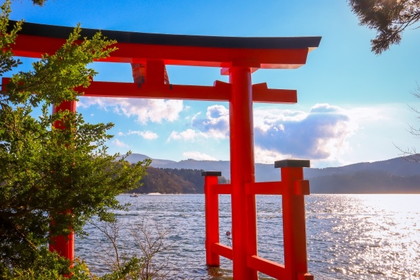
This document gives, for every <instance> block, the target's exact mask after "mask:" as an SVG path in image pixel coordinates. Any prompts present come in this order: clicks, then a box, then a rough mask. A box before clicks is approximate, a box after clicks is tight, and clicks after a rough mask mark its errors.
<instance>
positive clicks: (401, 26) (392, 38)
mask: <svg viewBox="0 0 420 280" xmlns="http://www.w3.org/2000/svg"><path fill="white" fill-rule="evenodd" d="M349 4H350V6H351V7H352V10H353V12H354V13H355V14H356V15H357V16H358V17H359V20H360V23H361V24H362V25H366V26H368V27H369V28H371V29H375V30H376V31H377V32H378V33H377V36H376V38H374V39H372V40H371V43H372V51H373V52H375V53H376V54H380V53H382V52H383V51H385V50H387V49H388V48H389V47H390V45H392V44H398V43H399V42H400V41H401V36H402V33H403V31H404V30H405V29H406V28H407V27H409V26H412V25H414V24H415V23H417V22H418V21H419V20H420V1H418V0H349Z"/></svg>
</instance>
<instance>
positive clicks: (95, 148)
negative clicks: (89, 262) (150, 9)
mask: <svg viewBox="0 0 420 280" xmlns="http://www.w3.org/2000/svg"><path fill="white" fill-rule="evenodd" d="M9 14H10V1H6V2H5V3H4V4H3V5H2V6H1V15H0V38H1V39H0V77H1V76H3V75H4V74H5V73H7V72H8V71H10V70H12V69H14V68H15V67H16V66H17V65H19V64H20V62H19V61H18V60H17V59H15V58H14V57H13V56H12V47H13V42H14V40H15V38H16V36H17V34H18V32H19V30H20V28H21V25H22V23H20V22H19V23H17V24H15V25H14V26H9ZM80 32H81V29H80V27H77V28H75V29H74V31H73V32H72V33H71V34H70V35H69V38H68V39H67V41H66V43H65V44H64V45H63V46H62V47H61V48H60V49H59V50H57V52H56V53H55V54H51V55H44V56H43V57H42V58H41V59H40V60H38V61H36V62H34V63H33V69H32V70H31V71H28V72H19V73H17V74H14V75H13V77H12V79H11V82H10V83H9V84H8V85H7V87H6V88H4V87H3V89H2V91H1V92H0V163H1V164H0V278H1V279H8V278H10V279H58V278H60V277H61V275H63V274H65V273H68V271H67V272H66V269H68V267H69V264H68V262H67V261H66V260H63V259H62V258H59V257H58V256H57V255H54V254H51V253H50V252H49V251H48V248H47V244H48V241H49V239H50V236H51V235H53V236H55V235H66V234H68V233H69V231H70V229H72V230H74V231H75V232H76V233H83V230H82V228H83V225H84V224H85V223H86V222H87V221H88V220H89V219H90V218H91V217H92V216H99V217H100V219H101V220H108V221H110V220H112V219H113V217H112V214H111V212H110V210H112V209H121V208H123V206H122V205H120V204H119V202H118V200H117V199H116V196H117V195H118V194H120V193H122V192H124V191H127V190H130V189H132V188H134V187H136V186H137V184H138V182H139V180H140V179H141V177H142V176H143V175H144V173H145V167H146V166H147V165H148V162H147V161H145V162H139V163H138V164H135V165H130V164H129V163H128V162H126V161H124V157H122V158H121V157H119V155H108V153H107V147H106V145H105V143H106V141H107V140H109V139H110V138H111V136H110V135H109V134H108V133H107V130H109V129H110V128H111V127H112V124H111V123H107V124H103V123H99V124H89V123H86V122H85V121H84V119H83V116H81V115H80V114H77V113H72V112H69V111H64V112H60V113H56V114H50V112H49V111H50V108H51V106H53V105H58V104H60V103H61V102H63V101H73V100H77V98H78V96H80V95H81V94H82V93H80V92H77V91H75V90H74V89H75V88H76V87H87V86H89V83H90V80H91V78H92V77H93V76H94V75H95V74H96V73H95V71H94V70H93V69H91V68H88V67H87V66H88V64H89V63H91V62H93V61H94V60H96V59H100V58H105V57H107V56H108V55H109V54H110V53H111V52H112V51H113V50H114V49H115V48H114V47H113V44H114V43H115V42H114V41H110V40H108V39H106V38H104V37H103V36H102V35H101V34H100V33H97V34H96V35H94V36H93V37H92V38H89V39H88V38H80ZM57 122H60V124H61V126H62V127H65V128H66V129H55V128H54V124H56V123H57ZM69 210H70V211H69ZM51 217H53V219H54V223H51ZM52 224H54V226H52ZM82 268H83V266H81V265H76V266H75V267H74V268H73V277H75V278H83V277H82V276H81V275H84V274H83V269H82ZM80 271H82V272H80ZM79 272H80V273H79ZM85 276H86V275H85Z"/></svg>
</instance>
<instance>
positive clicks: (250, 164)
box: [229, 66, 258, 280]
mask: <svg viewBox="0 0 420 280" xmlns="http://www.w3.org/2000/svg"><path fill="white" fill-rule="evenodd" d="M229 77H230V83H231V85H232V89H231V99H230V110H229V112H230V161H231V167H230V168H231V184H232V235H233V236H232V237H233V238H232V242H233V243H232V247H233V275H234V276H235V279H250V280H253V279H258V277H257V271H255V270H251V269H250V268H249V266H247V265H246V262H247V257H248V256H252V255H256V254H257V236H256V232H257V228H256V209H255V196H250V195H247V193H246V192H245V185H246V184H250V183H253V182H254V178H255V170H254V141H253V139H254V137H253V113H252V111H253V110H252V83H251V69H250V68H249V67H241V66H233V67H231V68H230V69H229Z"/></svg>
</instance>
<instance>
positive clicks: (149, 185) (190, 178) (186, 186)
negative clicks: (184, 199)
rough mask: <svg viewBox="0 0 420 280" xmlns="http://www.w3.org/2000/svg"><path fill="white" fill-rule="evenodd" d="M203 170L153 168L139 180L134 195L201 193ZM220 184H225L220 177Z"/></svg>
mask: <svg viewBox="0 0 420 280" xmlns="http://www.w3.org/2000/svg"><path fill="white" fill-rule="evenodd" d="M202 171H203V170H197V169H172V168H154V167H149V168H148V169H147V175H146V176H145V177H143V179H142V180H141V184H142V186H140V187H139V188H137V189H135V190H133V192H135V193H152V192H159V193H203V188H204V177H203V176H202V175H201V172H202ZM219 182H220V183H224V182H226V180H225V179H224V178H223V177H221V178H219Z"/></svg>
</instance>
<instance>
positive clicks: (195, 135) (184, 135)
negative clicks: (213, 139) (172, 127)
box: [168, 128, 207, 142]
mask: <svg viewBox="0 0 420 280" xmlns="http://www.w3.org/2000/svg"><path fill="white" fill-rule="evenodd" d="M200 138H207V135H206V134H205V133H202V132H200V131H196V130H193V129H190V128H189V129H187V130H184V131H181V132H177V131H172V132H171V134H170V135H169V138H168V141H171V140H184V141H191V142H194V141H196V140H198V139H200Z"/></svg>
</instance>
